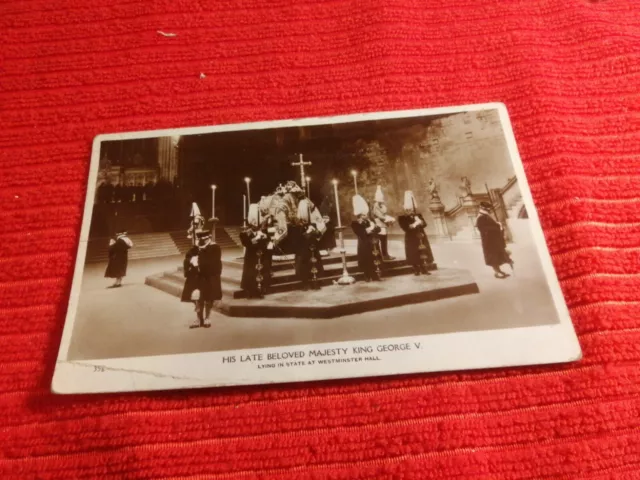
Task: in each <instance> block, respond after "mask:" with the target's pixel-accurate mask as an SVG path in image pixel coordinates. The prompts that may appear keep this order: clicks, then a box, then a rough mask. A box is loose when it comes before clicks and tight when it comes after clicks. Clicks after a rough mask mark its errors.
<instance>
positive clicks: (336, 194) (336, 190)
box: [333, 180, 342, 228]
mask: <svg viewBox="0 0 640 480" xmlns="http://www.w3.org/2000/svg"><path fill="white" fill-rule="evenodd" d="M333 192H334V193H335V196H336V216H337V217H338V228H342V221H341V220H340V200H338V181H337V180H334V181H333Z"/></svg>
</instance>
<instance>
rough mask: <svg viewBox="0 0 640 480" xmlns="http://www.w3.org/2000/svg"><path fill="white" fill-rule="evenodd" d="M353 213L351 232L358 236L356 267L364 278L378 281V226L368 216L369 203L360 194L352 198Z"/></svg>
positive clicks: (380, 259) (380, 260)
mask: <svg viewBox="0 0 640 480" xmlns="http://www.w3.org/2000/svg"><path fill="white" fill-rule="evenodd" d="M351 201H352V204H353V215H354V216H355V217H356V218H355V220H354V221H353V222H352V223H351V228H352V229H353V232H354V233H355V234H356V236H357V237H358V268H360V270H362V271H363V272H364V279H365V281H367V282H370V281H371V280H376V281H380V280H381V278H382V271H381V269H380V266H381V264H382V257H381V252H380V239H379V238H378V235H379V233H380V227H378V226H377V225H376V224H375V222H374V221H372V220H371V219H370V218H369V205H367V202H366V200H365V199H364V198H362V197H361V196H360V195H355V196H354V197H353V198H352V199H351Z"/></svg>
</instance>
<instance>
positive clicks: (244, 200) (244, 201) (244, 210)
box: [242, 195, 247, 220]
mask: <svg viewBox="0 0 640 480" xmlns="http://www.w3.org/2000/svg"><path fill="white" fill-rule="evenodd" d="M242 219H243V220H246V219H247V196H246V195H242Z"/></svg>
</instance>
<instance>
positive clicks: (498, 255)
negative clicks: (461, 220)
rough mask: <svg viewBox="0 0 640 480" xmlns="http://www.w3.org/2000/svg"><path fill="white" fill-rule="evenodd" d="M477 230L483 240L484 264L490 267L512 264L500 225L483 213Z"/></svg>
mask: <svg viewBox="0 0 640 480" xmlns="http://www.w3.org/2000/svg"><path fill="white" fill-rule="evenodd" d="M476 228H477V229H478V231H479V232H480V238H481V239H482V251H483V253H484V263H485V264H487V265H489V266H490V267H499V266H500V265H503V264H505V263H510V262H511V258H510V257H509V254H508V253H507V251H506V248H507V243H506V242H505V239H504V232H503V231H502V229H501V228H500V224H499V223H498V222H496V221H495V220H494V219H493V218H491V217H490V216H489V215H486V214H483V213H481V214H480V215H478V219H477V220H476Z"/></svg>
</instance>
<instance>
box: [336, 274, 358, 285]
mask: <svg viewBox="0 0 640 480" xmlns="http://www.w3.org/2000/svg"><path fill="white" fill-rule="evenodd" d="M336 283H337V284H338V285H353V284H354V283H356V279H355V278H353V277H352V276H350V275H349V274H348V273H346V272H345V273H343V274H342V276H341V277H340V278H339V279H338V280H336Z"/></svg>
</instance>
